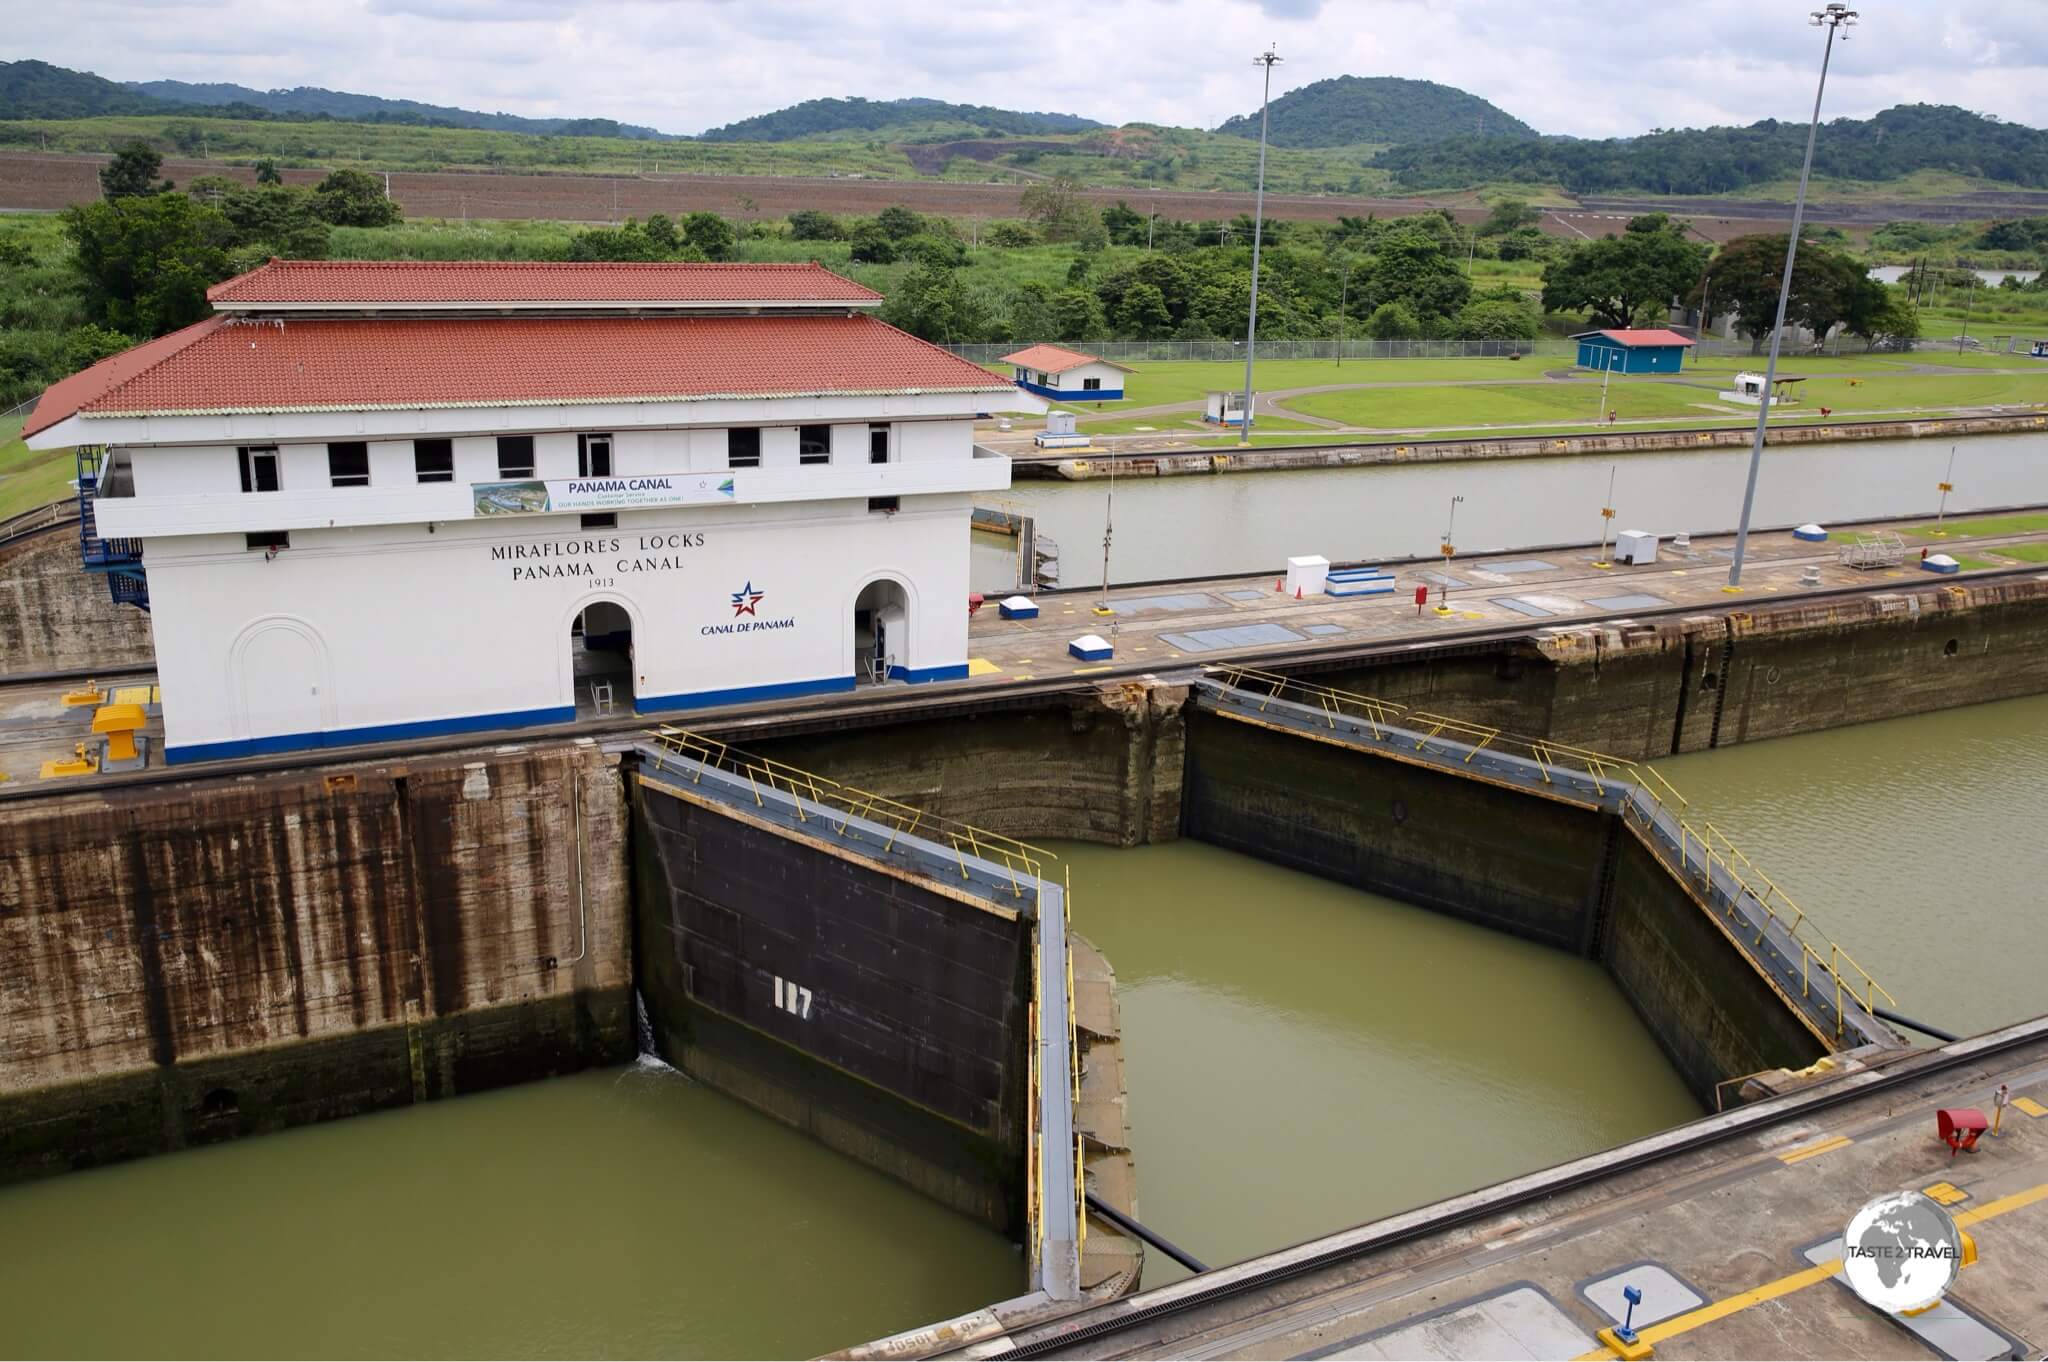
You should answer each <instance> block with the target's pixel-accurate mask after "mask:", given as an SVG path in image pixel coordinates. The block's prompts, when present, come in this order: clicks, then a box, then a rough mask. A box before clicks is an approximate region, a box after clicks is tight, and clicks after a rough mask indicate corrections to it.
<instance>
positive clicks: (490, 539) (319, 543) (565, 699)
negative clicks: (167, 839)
mask: <svg viewBox="0 0 2048 1362" xmlns="http://www.w3.org/2000/svg"><path fill="white" fill-rule="evenodd" d="M969 501H970V499H969V498H968V497H966V496H957V495H956V496H928V497H923V498H919V499H918V500H916V501H914V502H910V503H906V506H905V509H904V510H903V511H901V512H900V513H898V514H895V515H884V514H881V513H871V512H868V511H867V510H866V509H865V503H864V502H863V503H860V504H859V507H858V509H852V508H849V506H848V504H847V503H844V502H838V503H833V502H797V503H789V504H784V505H776V506H755V507H709V508H692V509H678V510H665V511H647V512H626V513H624V514H622V515H621V517H620V527H619V528H618V529H617V530H615V531H614V530H604V531H596V530H593V531H584V530H579V529H576V528H575V522H574V521H573V519H572V520H570V521H569V523H568V524H567V525H564V524H562V523H561V522H562V520H563V518H562V517H542V518H538V523H533V524H528V523H525V522H521V523H520V524H518V525H517V526H516V527H513V526H508V525H507V524H506V523H505V522H502V521H476V522H463V523H456V524H447V525H443V526H440V527H439V528H438V529H437V530H436V531H435V532H433V533H431V534H430V533H428V532H427V531H426V530H425V529H424V527H420V526H393V527H377V528H361V529H336V530H312V531H302V532H295V533H294V534H293V536H292V546H291V547H290V548H289V549H286V550H284V551H283V552H281V553H279V554H278V555H277V556H276V557H275V558H267V557H266V556H265V554H264V553H263V552H261V551H260V550H258V551H252V550H248V549H246V548H244V547H243V541H242V539H241V538H240V536H226V535H215V536H181V537H178V538H172V539H165V540H161V541H156V542H152V543H151V544H150V545H148V547H147V550H146V553H147V562H148V567H149V582H150V599H151V605H152V610H153V617H152V623H153V627H154V631H155V634H156V643H157V668H158V675H159V680H160V681H161V683H162V685H163V689H164V723H165V736H166V742H167V745H168V746H169V747H170V748H171V749H172V750H173V754H174V755H175V752H176V749H179V748H189V747H191V746H193V745H195V744H205V743H218V742H236V741H243V740H248V739H254V738H262V737H268V736H275V735H280V734H298V733H305V732H307V731H308V729H309V728H312V729H324V730H348V729H359V728H370V727H378V726H384V725H395V724H410V723H420V722H428V721H435V720H446V719H452V718H459V717H463V716H472V715H502V714H515V713H521V712H525V711H530V710H540V709H550V708H555V707H564V706H569V705H572V704H573V703H574V694H573V691H572V679H571V675H570V659H571V651H570V635H569V629H570V625H571V623H572V622H573V620H574V619H575V616H576V613H577V612H578V611H579V610H580V609H582V608H583V607H584V606H585V605H587V604H589V603H591V602H594V601H612V602H616V603H618V604H619V605H621V606H623V607H624V608H625V609H626V611H627V612H628V614H629V615H630V616H631V617H632V620H633V643H634V664H635V665H634V670H635V683H634V691H635V693H636V695H637V696H638V697H641V698H655V697H673V696H688V695H701V694H703V693H706V692H723V691H729V690H733V689H736V688H741V687H759V686H777V685H784V684H788V683H806V682H818V681H826V680H831V679H843V678H849V677H851V676H852V675H853V674H854V670H855V661H854V634H853V605H854V600H855V598H856V597H857V596H858V594H859V592H860V589H861V588H862V587H863V586H864V585H866V584H867V583H868V582H870V581H873V580H875V579H876V578H877V577H882V576H888V577H893V578H895V579H896V580H898V581H900V582H902V583H903V585H904V586H905V588H906V593H907V595H908V598H909V602H910V610H909V615H910V619H909V630H908V636H907V637H906V638H904V639H903V640H902V648H901V651H900V653H899V657H898V661H899V662H901V663H902V665H904V666H906V667H910V668H914V669H920V670H923V669H929V668H934V667H946V666H955V667H957V666H960V665H962V664H964V663H965V662H966V660H967V658H966V650H967V608H966V603H967V593H968V580H967V579H968V573H967V564H968V509H969ZM685 545H687V546H686V547H685ZM550 546H551V547H552V549H554V550H556V551H561V550H567V551H566V552H558V554H557V556H550V557H546V558H535V559H527V560H521V559H513V558H511V557H509V556H507V555H508V554H509V552H510V551H512V550H513V549H515V547H516V548H524V549H526V550H527V551H528V552H529V553H531V552H533V551H535V550H537V549H539V550H543V551H545V550H547V549H548V548H549V547H550ZM494 550H496V551H497V552H496V554H495V555H494ZM536 567H539V568H541V569H543V571H541V572H538V573H536V572H535V571H534V569H535V568H536ZM561 569H568V571H561V572H559V575H558V570H561ZM750 583H751V585H752V586H753V588H754V589H755V590H758V591H760V592H761V593H763V595H762V600H761V602H760V603H759V605H758V606H757V607H756V613H755V614H754V615H752V616H737V615H735V613H734V611H733V608H732V593H734V592H736V591H739V590H740V589H741V588H742V587H744V586H746V585H748V584H750ZM785 619H786V620H790V621H792V623H791V624H790V625H789V627H787V628H754V627H749V628H748V629H746V630H745V631H743V632H730V633H728V632H723V630H725V629H726V628H728V627H730V626H732V625H733V624H734V623H735V622H741V623H746V624H748V625H749V626H753V625H755V624H757V623H760V622H770V621H779V620H785ZM618 698H619V699H620V700H621V701H622V702H623V701H624V700H625V698H626V697H624V696H620V697H618Z"/></svg>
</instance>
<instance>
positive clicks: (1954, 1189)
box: [1920, 1182, 1970, 1206]
mask: <svg viewBox="0 0 2048 1362" xmlns="http://www.w3.org/2000/svg"><path fill="white" fill-rule="evenodd" d="M1920 1190H1921V1191H1922V1192H1924V1193H1926V1194H1927V1195H1928V1196H1931V1197H1933V1198H1934V1199H1935V1200H1936V1201H1938V1202H1940V1203H1941V1204H1942V1205H1944V1206H1953V1205H1955V1204H1956V1203H1957V1202H1958V1201H1963V1200H1966V1199H1968V1197H1969V1195H1970V1194H1969V1193H1968V1192H1966V1191H1964V1190H1963V1189H1962V1188H1960V1187H1958V1186H1956V1185H1955V1184H1954V1183H1953V1182H1937V1183H1935V1184H1934V1185H1933V1186H1932V1187H1922V1188H1921V1189H1920Z"/></svg>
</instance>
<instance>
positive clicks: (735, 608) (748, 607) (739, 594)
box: [732, 578, 768, 619]
mask: <svg viewBox="0 0 2048 1362" xmlns="http://www.w3.org/2000/svg"><path fill="white" fill-rule="evenodd" d="M767 594H768V593H767V592H765V591H756V590H754V582H753V579H752V578H748V580H747V584H746V585H745V586H743V587H741V588H740V589H739V590H738V591H735V592H733V593H732V614H733V618H734V619H738V618H739V617H740V616H741V615H751V614H753V613H754V607H755V606H757V605H759V604H760V603H761V598H762V597H763V596H765V595H767Z"/></svg>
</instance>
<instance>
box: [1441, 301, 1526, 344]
mask: <svg viewBox="0 0 2048 1362" xmlns="http://www.w3.org/2000/svg"><path fill="white" fill-rule="evenodd" d="M1537 331H1538V319H1537V316H1536V310H1535V309H1534V308H1533V307H1531V306H1530V305H1529V304H1528V303H1526V302H1524V301H1522V300H1520V299H1517V300H1516V301H1514V302H1506V301H1503V300H1501V299H1497V298H1490V299H1478V300H1475V301H1473V302H1470V303H1467V304H1465V306H1464V307H1463V308H1462V309H1461V310H1460V311H1459V313H1458V315H1457V316H1456V317H1454V318H1452V320H1451V324H1450V327H1449V329H1448V334H1449V335H1450V336H1451V337H1453V338H1455V339H1458V340H1534V339H1536V334H1537Z"/></svg>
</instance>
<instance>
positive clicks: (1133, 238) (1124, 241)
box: [1102, 199, 1145, 246]
mask: <svg viewBox="0 0 2048 1362" xmlns="http://www.w3.org/2000/svg"><path fill="white" fill-rule="evenodd" d="M1102 228H1103V230H1104V231H1105V232H1107V233H1109V239H1110V241H1111V242H1112V243H1114V244H1116V245H1118V246H1142V245H1144V244H1145V215H1144V214H1143V213H1140V212H1139V211H1138V210H1137V209H1135V208H1133V207H1131V206H1130V205H1129V204H1128V203H1125V202H1124V201H1123V200H1122V199H1118V200H1117V201H1116V202H1115V203H1114V204H1112V205H1110V206H1109V207H1108V208H1105V209H1103V210H1102Z"/></svg>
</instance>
